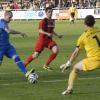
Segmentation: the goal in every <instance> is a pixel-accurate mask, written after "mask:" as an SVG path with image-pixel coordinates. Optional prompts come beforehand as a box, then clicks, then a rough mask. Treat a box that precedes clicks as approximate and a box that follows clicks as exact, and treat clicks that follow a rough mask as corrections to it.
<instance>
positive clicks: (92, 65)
mask: <svg viewBox="0 0 100 100" xmlns="http://www.w3.org/2000/svg"><path fill="white" fill-rule="evenodd" d="M84 24H85V25H86V28H87V29H86V31H85V32H83V33H82V34H81V36H80V37H79V39H78V41H77V45H76V48H75V50H74V52H73V53H72V55H71V57H70V58H69V60H68V61H67V63H65V64H63V65H61V66H60V68H61V69H62V72H64V71H65V70H66V69H67V68H69V67H70V66H71V64H72V63H73V61H74V60H75V58H76V57H77V56H78V55H79V53H80V51H81V49H82V48H84V49H85V51H86V55H87V58H85V59H83V60H81V61H79V62H78V63H76V64H75V65H74V66H73V69H72V71H71V72H70V75H69V80H68V87H67V88H66V90H65V91H64V92H62V94H63V95H66V94H72V93H73V85H74V81H75V79H76V77H77V74H78V73H79V71H91V70H95V69H97V68H100V29H98V28H96V27H94V24H95V18H94V17H93V16H92V15H87V16H86V18H85V20H84Z"/></svg>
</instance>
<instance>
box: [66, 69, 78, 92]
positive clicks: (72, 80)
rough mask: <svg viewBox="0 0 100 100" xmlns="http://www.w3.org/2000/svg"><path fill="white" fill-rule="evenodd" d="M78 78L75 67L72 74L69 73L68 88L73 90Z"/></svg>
mask: <svg viewBox="0 0 100 100" xmlns="http://www.w3.org/2000/svg"><path fill="white" fill-rule="evenodd" d="M76 78H77V72H76V71H75V69H73V70H72V71H71V72H70V75H69V80H68V88H67V90H72V89H73V83H74V81H75V79H76Z"/></svg>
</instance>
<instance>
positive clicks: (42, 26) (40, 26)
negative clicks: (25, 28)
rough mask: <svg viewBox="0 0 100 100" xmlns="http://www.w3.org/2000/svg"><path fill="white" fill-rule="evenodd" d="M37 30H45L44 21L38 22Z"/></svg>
mask: <svg viewBox="0 0 100 100" xmlns="http://www.w3.org/2000/svg"><path fill="white" fill-rule="evenodd" d="M39 29H43V30H44V29H45V21H44V20H41V21H40V22H39Z"/></svg>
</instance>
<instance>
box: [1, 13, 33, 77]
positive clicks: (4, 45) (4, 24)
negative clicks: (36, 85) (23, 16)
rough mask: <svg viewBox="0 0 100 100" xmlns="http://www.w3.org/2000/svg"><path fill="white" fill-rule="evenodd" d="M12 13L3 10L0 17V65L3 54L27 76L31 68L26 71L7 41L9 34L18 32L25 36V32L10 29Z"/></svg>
mask: <svg viewBox="0 0 100 100" xmlns="http://www.w3.org/2000/svg"><path fill="white" fill-rule="evenodd" d="M12 17H13V14H12V12H11V11H5V13H4V18H3V19H0V65H1V64H2V61H3V57H4V55H5V56H7V57H8V58H12V59H13V60H14V61H15V63H16V65H17V66H18V68H19V69H20V70H21V71H22V72H23V73H24V74H25V76H26V77H28V75H29V74H31V73H32V72H33V69H32V70H30V71H27V70H26V68H25V66H24V64H23V62H22V61H21V60H20V57H19V56H18V55H17V53H16V49H15V48H14V47H13V46H12V44H11V43H10V42H9V34H10V33H11V34H20V35H21V36H25V33H22V32H18V31H15V30H13V29H10V28H9V26H8V23H10V21H11V19H12Z"/></svg>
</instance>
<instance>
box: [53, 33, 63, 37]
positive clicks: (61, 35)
mask: <svg viewBox="0 0 100 100" xmlns="http://www.w3.org/2000/svg"><path fill="white" fill-rule="evenodd" d="M53 35H55V36H57V37H58V38H62V37H63V35H58V34H57V33H56V32H53Z"/></svg>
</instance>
